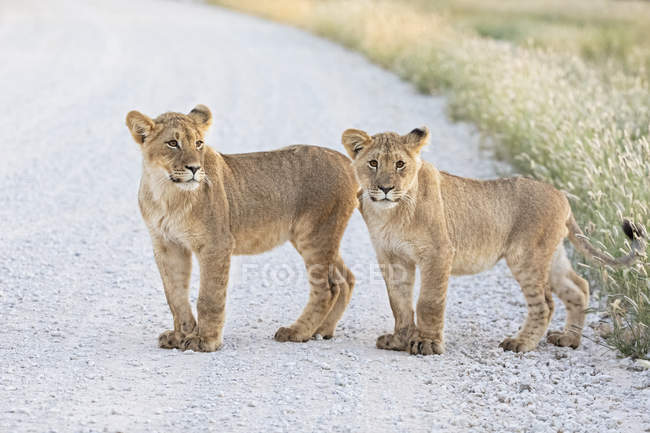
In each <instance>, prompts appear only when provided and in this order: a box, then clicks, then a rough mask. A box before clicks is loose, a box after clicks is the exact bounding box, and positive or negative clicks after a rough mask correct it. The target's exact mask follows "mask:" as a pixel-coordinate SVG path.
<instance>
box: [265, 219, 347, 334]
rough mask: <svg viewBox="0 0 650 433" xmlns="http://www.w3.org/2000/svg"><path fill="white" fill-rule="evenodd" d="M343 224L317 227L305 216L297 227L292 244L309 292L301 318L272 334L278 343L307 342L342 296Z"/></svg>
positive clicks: (335, 223) (333, 222) (335, 222)
mask: <svg viewBox="0 0 650 433" xmlns="http://www.w3.org/2000/svg"><path fill="white" fill-rule="evenodd" d="M351 213H352V209H350V212H349V213H348V215H347V217H346V219H345V220H344V221H345V222H346V223H347V219H348V218H349V214H351ZM341 217H343V215H342V216H341ZM345 225H346V224H341V223H340V221H339V220H338V219H337V218H333V217H331V219H330V220H329V221H327V222H325V223H324V224H322V225H319V224H318V218H307V217H305V218H304V219H303V221H302V222H298V223H297V224H296V229H295V234H294V236H293V237H292V239H291V243H292V244H293V246H294V247H295V248H296V250H297V251H298V253H300V255H301V256H302V258H303V260H304V261H305V267H306V268H307V277H308V279H309V284H310V286H311V290H310V292H309V301H308V302H307V305H306V306H305V308H304V309H303V311H302V314H301V315H300V317H298V319H297V320H296V321H295V322H294V323H293V324H292V325H291V326H289V327H281V328H280V329H278V331H277V332H276V333H275V337H274V338H275V339H276V340H277V341H294V342H305V341H308V340H310V339H311V338H312V336H313V335H314V333H315V332H316V330H317V329H318V328H319V326H320V325H321V324H322V323H323V321H324V320H325V318H326V317H327V316H328V314H329V313H330V311H332V308H333V307H334V305H335V303H336V302H337V299H338V297H339V295H340V293H341V284H340V283H339V282H338V280H339V278H338V277H337V275H338V274H339V272H338V270H337V262H338V260H339V244H340V242H341V238H342V237H343V231H344V230H345ZM344 296H345V294H344Z"/></svg>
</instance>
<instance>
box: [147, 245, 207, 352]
mask: <svg viewBox="0 0 650 433" xmlns="http://www.w3.org/2000/svg"><path fill="white" fill-rule="evenodd" d="M151 238H152V241H153V249H154V256H155V259H156V264H157V265H158V270H159V271H160V277H161V278H162V282H163V287H164V289H165V297H166V298H167V303H168V304H169V308H170V310H171V312H172V316H173V318H174V329H173V330H169V331H165V332H163V333H162V334H160V336H159V337H158V345H159V346H160V347H162V348H164V349H174V348H178V347H180V343H181V340H182V339H183V338H185V336H186V335H188V334H191V333H192V332H194V328H195V327H196V320H194V315H193V314H192V307H191V306H190V301H189V287H190V273H191V271H192V253H191V251H190V250H189V249H187V248H185V247H184V246H182V245H179V244H176V243H173V242H169V241H166V240H165V239H163V238H162V237H160V236H158V235H156V234H152V236H151Z"/></svg>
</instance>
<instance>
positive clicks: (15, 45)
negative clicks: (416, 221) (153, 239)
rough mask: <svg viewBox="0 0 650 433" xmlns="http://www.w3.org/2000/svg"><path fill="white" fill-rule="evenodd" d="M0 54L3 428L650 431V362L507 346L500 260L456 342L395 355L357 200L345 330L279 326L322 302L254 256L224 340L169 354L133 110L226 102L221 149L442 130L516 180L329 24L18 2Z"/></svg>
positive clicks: (236, 286)
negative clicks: (283, 337) (295, 335)
mask: <svg viewBox="0 0 650 433" xmlns="http://www.w3.org/2000/svg"><path fill="white" fill-rule="evenodd" d="M0 53H2V58H3V60H2V66H1V67H0V83H2V84H0V86H1V91H0V93H1V95H2V96H1V99H2V104H0V126H1V128H0V129H1V130H2V131H3V133H4V138H3V139H2V145H1V147H0V148H1V149H2V167H1V168H0V220H1V221H2V228H1V229H0V311H1V313H0V314H1V317H2V321H3V329H2V331H1V334H0V335H1V336H2V338H0V431H2V432H26V431H35V432H45V431H57V432H77V431H110V432H115V431H128V432H141V431H142V432H155V431H160V432H172V431H187V432H194V431H219V432H226V431H228V432H230V431H242V432H243V431H269V432H270V431H295V432H307V431H332V432H339V431H354V432H357V431H372V432H381V431H387V432H388V431H397V432H413V431H441V430H444V431H467V430H469V429H471V430H473V431H513V432H514V431H540V432H557V431H565V432H566V431H589V432H594V431H626V432H629V431H648V430H647V429H648V428H649V427H650V403H649V401H650V373H649V372H648V370H644V371H635V370H634V367H633V363H632V362H631V361H629V360H620V359H616V357H615V354H614V353H612V352H610V351H607V350H606V349H604V348H603V347H601V346H599V345H598V344H597V343H596V342H594V340H597V337H596V336H595V335H594V333H593V331H592V330H591V329H589V328H587V330H586V337H587V338H586V339H585V341H584V344H583V346H582V347H580V348H579V349H578V350H575V351H574V350H571V349H560V348H556V347H553V346H549V345H547V344H545V343H542V344H541V345H540V346H539V348H538V350H537V351H535V352H532V353H528V354H525V355H521V354H519V355H518V354H513V353H504V352H502V351H501V350H500V349H498V348H497V345H498V343H499V342H500V341H501V340H502V339H503V338H504V337H505V336H507V335H510V334H512V333H514V332H516V330H517V327H518V325H520V324H521V322H522V320H523V317H524V314H525V307H524V302H523V297H522V295H521V293H520V291H519V288H518V287H517V285H516V284H515V282H514V281H513V279H512V278H511V276H510V275H509V274H508V272H507V270H506V268H505V267H504V266H502V265H499V266H497V267H496V268H495V269H494V270H492V271H490V272H487V273H484V274H482V275H480V276H471V277H462V278H455V279H453V280H452V282H451V285H450V289H449V298H448V310H447V322H446V339H447V353H445V354H444V355H443V356H435V357H426V358H425V357H413V356H409V355H407V354H406V353H399V352H387V351H380V350H377V349H375V347H374V344H375V338H376V337H377V336H378V335H380V334H382V333H385V332H386V331H388V330H390V329H391V328H392V325H393V321H392V314H391V312H390V309H389V306H388V300H387V296H386V293H385V289H384V285H383V282H382V281H381V279H380V278H379V274H378V272H377V268H376V265H375V258H374V253H373V250H372V248H371V245H370V242H369V238H368V234H367V230H366V228H365V226H364V225H363V222H362V220H361V218H360V216H359V215H358V213H356V214H355V215H354V217H353V219H352V221H351V222H350V226H349V228H348V230H347V232H346V235H345V238H344V241H343V245H342V251H343V256H344V259H345V261H346V262H347V263H348V264H349V265H351V267H353V269H354V270H355V272H356V275H357V280H358V283H357V286H356V289H355V293H354V296H353V297H352V302H351V304H350V307H349V309H348V311H347V312H346V314H345V315H344V317H343V319H342V321H341V322H340V324H339V328H338V334H337V336H336V338H335V339H333V340H330V341H311V342H308V343H306V344H290V343H284V344H280V343H276V342H274V341H273V340H272V336H273V334H274V332H275V330H276V329H277V328H278V327H279V326H282V325H287V324H289V323H291V322H292V321H293V320H294V319H295V318H296V317H297V316H298V314H299V312H300V311H301V309H302V307H303V306H304V304H305V302H306V299H307V285H306V278H305V275H304V271H303V268H302V262H301V260H300V258H299V256H298V255H297V253H295V252H294V251H293V249H292V248H291V247H290V246H288V245H286V246H284V247H281V248H279V249H277V250H275V251H272V252H270V253H267V254H264V255H261V256H254V257H245V258H237V259H235V261H234V266H233V271H232V278H231V284H230V288H229V298H228V309H227V311H228V317H227V321H226V328H225V339H224V341H225V344H224V347H223V349H222V350H221V351H219V352H216V353H211V354H198V353H182V352H178V351H167V350H162V349H158V348H157V346H156V343H157V336H158V334H159V333H160V332H161V331H163V330H165V329H168V328H169V326H170V323H171V315H170V313H169V310H168V307H167V304H166V302H165V298H164V295H163V291H162V288H161V282H160V278H159V276H158V273H157V271H156V268H155V265H154V261H153V257H152V252H151V246H150V241H149V238H148V235H147V233H146V230H145V227H144V225H143V223H142V221H141V218H140V215H139V213H138V210H137V204H136V192H137V184H138V180H139V176H140V155H139V151H138V149H137V145H136V144H135V143H133V141H132V140H131V138H130V136H129V134H128V132H127V129H126V127H125V126H124V116H125V114H126V113H127V111H128V110H130V109H139V110H141V111H143V112H144V113H147V114H150V115H156V114H159V113H161V112H163V111H167V110H189V109H191V108H192V107H193V106H194V105H195V104H197V103H204V104H207V105H208V106H209V107H210V108H211V109H212V110H213V113H214V115H215V124H214V126H213V128H212V131H211V133H210V135H209V137H208V140H207V141H208V144H209V145H211V146H213V147H215V148H216V149H218V150H219V151H223V152H243V151H253V150H262V149H272V148H277V147H280V146H284V145H287V144H290V143H316V144H321V145H329V146H331V147H333V148H336V149H339V150H342V149H341V146H340V144H339V137H340V134H341V132H342V131H343V130H344V129H345V128H349V127H358V128H363V129H365V130H368V131H373V132H374V131H381V130H386V129H392V130H396V131H404V132H406V131H409V130H410V129H412V128H414V127H416V126H420V125H428V126H429V127H430V128H431V130H432V140H431V141H432V145H431V149H430V151H429V153H428V154H427V158H428V159H430V160H431V161H433V162H434V163H436V164H437V165H438V166H439V167H440V168H442V169H447V170H450V171H452V172H454V173H458V174H461V175H470V176H475V177H487V176H491V175H494V173H493V171H494V166H493V165H492V163H490V162H489V160H488V159H487V158H486V155H484V154H482V153H481V152H480V151H479V147H478V137H477V136H476V135H475V134H474V133H472V131H471V129H470V128H468V127H467V126H464V125H459V124H455V125H453V124H451V123H450V122H449V121H448V120H447V119H446V117H445V115H444V100H443V99H440V98H432V97H427V96H422V95H418V94H417V93H416V92H415V90H414V89H413V88H412V87H411V86H409V85H408V84H405V83H403V82H400V81H399V79H397V78H396V77H395V76H393V75H391V74H389V73H387V72H385V71H382V70H380V69H379V68H377V67H375V66H373V65H371V64H369V63H367V62H366V61H365V60H364V59H363V58H361V57H360V56H358V55H356V54H354V53H350V52H348V51H346V50H344V49H342V48H340V47H338V46H335V45H333V44H331V43H328V42H326V41H323V40H321V39H318V38H315V37H312V36H309V35H307V34H304V33H301V32H300V31H297V30H293V29H290V28H286V27H283V26H281V25H277V24H273V23H268V22H264V21H262V20H259V19H255V18H251V17H247V16H242V15H238V14H236V13H232V12H229V11H223V10H219V9H217V8H214V7H209V6H204V5H200V4H188V3H170V2H151V1H137V0H131V1H125V0H116V1H110V2H108V1H103V2H100V1H97V0H95V1H74V2H73V1H68V2H66V1H60V0H52V1H48V2H42V1H37V0H29V1H24V0H21V1H13V0H12V1H9V0H6V1H3V2H0ZM196 288H197V279H196V276H195V278H194V279H193V298H195V296H196ZM557 310H559V311H557V313H556V317H555V319H554V323H553V327H554V328H558V327H560V326H561V325H562V323H563V316H564V313H563V308H562V306H561V305H560V303H559V302H558V303H557ZM596 319H597V318H596V317H595V316H590V320H592V321H593V320H596Z"/></svg>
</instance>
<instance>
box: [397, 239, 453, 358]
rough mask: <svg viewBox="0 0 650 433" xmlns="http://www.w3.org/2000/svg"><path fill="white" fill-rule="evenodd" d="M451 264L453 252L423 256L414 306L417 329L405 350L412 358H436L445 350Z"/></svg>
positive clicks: (442, 251) (441, 250)
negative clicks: (418, 291)
mask: <svg viewBox="0 0 650 433" xmlns="http://www.w3.org/2000/svg"><path fill="white" fill-rule="evenodd" d="M452 261H453V253H451V251H449V250H448V249H446V248H441V247H440V248H439V249H438V251H435V252H431V254H430V255H429V254H427V255H426V256H425V257H424V263H422V265H421V274H422V287H421V288H420V297H419V298H418V303H417V318H418V320H417V330H416V331H415V332H414V333H413V334H412V335H411V338H410V340H409V347H408V352H409V353H411V354H412V355H417V354H422V355H434V354H435V355H439V354H442V353H443V352H444V351H445V345H444V332H443V331H444V324H445V304H446V302H447V285H448V283H449V275H450V274H451V266H452Z"/></svg>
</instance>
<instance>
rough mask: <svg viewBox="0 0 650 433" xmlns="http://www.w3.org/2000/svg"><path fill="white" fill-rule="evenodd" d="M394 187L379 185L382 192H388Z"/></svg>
mask: <svg viewBox="0 0 650 433" xmlns="http://www.w3.org/2000/svg"><path fill="white" fill-rule="evenodd" d="M393 188H395V187H394V186H380V187H379V189H380V190H382V191H384V194H388V191H390V190H391V189H393Z"/></svg>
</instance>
